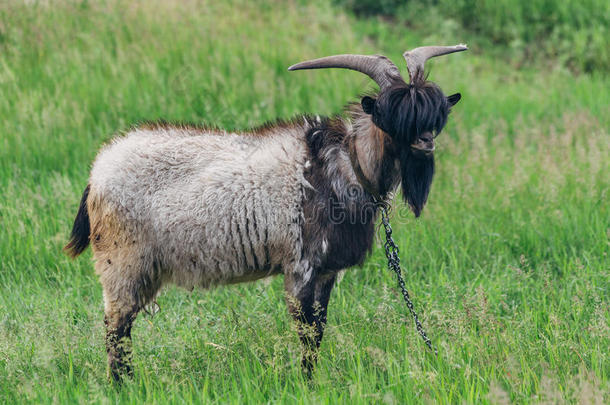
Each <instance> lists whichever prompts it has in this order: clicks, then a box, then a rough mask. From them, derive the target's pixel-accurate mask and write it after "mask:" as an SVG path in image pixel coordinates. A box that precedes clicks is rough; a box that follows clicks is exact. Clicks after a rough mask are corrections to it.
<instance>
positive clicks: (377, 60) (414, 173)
mask: <svg viewBox="0 0 610 405" xmlns="http://www.w3.org/2000/svg"><path fill="white" fill-rule="evenodd" d="M466 49H468V48H467V47H466V45H456V46H425V47H420V48H416V49H413V50H411V51H407V52H405V53H404V54H403V56H404V58H405V60H406V62H407V68H408V70H409V77H410V80H409V83H407V82H405V80H404V79H403V78H402V76H401V75H400V72H399V70H398V68H397V67H396V65H394V64H393V63H392V62H391V61H390V60H389V59H388V58H386V57H385V56H382V55H372V56H368V55H335V56H329V57H325V58H320V59H314V60H310V61H307V62H301V63H298V64H296V65H293V66H291V67H290V68H288V69H289V70H298V69H322V68H344V69H352V70H356V71H359V72H361V73H364V74H366V75H368V76H369V77H370V78H371V79H373V80H374V81H375V82H376V83H377V84H378V85H379V88H380V90H379V93H378V94H377V96H376V97H369V96H366V97H364V98H363V99H362V109H363V110H364V112H365V113H367V114H370V115H371V119H372V121H373V123H374V124H375V125H376V126H377V127H379V128H380V129H381V130H382V131H384V132H385V133H387V134H388V135H389V136H390V137H391V139H392V143H393V144H394V145H395V148H396V150H397V158H398V159H399V162H400V170H401V183H402V192H403V197H404V199H405V200H406V202H407V203H408V204H409V206H410V207H411V209H412V210H413V213H414V214H415V216H419V215H420V213H421V210H422V208H423V206H424V204H425V203H426V200H427V199H428V192H429V191H430V185H431V183H432V176H433V175H434V149H435V146H434V138H435V137H436V136H437V135H438V134H439V133H440V132H441V130H442V129H443V127H444V126H445V123H446V122H447V117H448V115H449V111H450V109H451V107H452V106H454V105H455V104H456V103H457V102H458V101H459V100H460V98H461V96H460V94H459V93H456V94H453V95H451V96H449V97H446V96H445V95H444V94H443V92H442V91H441V89H440V88H439V87H438V86H437V85H436V84H434V83H432V82H429V81H427V80H426V76H425V74H424V63H425V62H426V60H428V59H429V58H432V57H434V56H440V55H445V54H448V53H452V52H459V51H465V50H466Z"/></svg>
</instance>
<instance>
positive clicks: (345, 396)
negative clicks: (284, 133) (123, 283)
mask: <svg viewBox="0 0 610 405" xmlns="http://www.w3.org/2000/svg"><path fill="white" fill-rule="evenodd" d="M445 32H448V33H454V32H455V30H453V29H452V30H444V29H442V27H439V30H438V32H437V33H436V34H434V35H432V36H430V35H425V36H424V35H421V34H418V32H413V31H411V30H409V29H407V28H405V27H404V26H400V25H392V24H390V23H387V22H383V21H381V20H377V19H368V20H356V19H355V18H353V17H349V16H347V15H345V14H344V13H343V12H342V11H341V9H339V8H337V7H336V6H332V5H329V4H328V3H327V2H324V1H314V2H307V5H306V3H305V2H299V1H287V2H285V1H280V0H268V1H247V0H231V1H230V2H218V1H211V0H209V1H208V0H201V1H196V0H191V1H184V2H182V1H160V0H155V1H144V0H139V1H115V0H109V1H89V2H87V1H84V2H75V1H74V2H71V1H57V2H55V1H48V2H45V1H40V2H18V1H10V2H0V190H1V192H0V229H1V230H0V402H2V403H14V402H25V401H32V402H40V403H57V402H60V403H64V402H95V403H97V402H100V403H117V402H125V403H141V402H144V401H145V402H146V403H166V402H171V403H182V402H183V401H192V402H201V403H209V402H217V403H264V402H287V403H316V404H317V403H329V404H334V403H350V404H353V403H386V404H402V403H421V402H430V403H436V402H438V403H473V402H477V403H478V402H489V403H509V402H517V403H539V402H542V403H562V402H577V403H578V402H579V403H608V401H610V394H609V392H610V384H609V380H610V359H609V347H610V327H609V322H610V310H609V301H610V300H609V298H610V297H609V291H608V288H609V286H610V258H609V257H608V252H609V251H610V242H609V239H610V211H609V203H608V200H609V198H610V195H609V193H610V159H609V151H610V77H609V75H608V72H607V71H603V70H602V71H597V72H596V73H595V72H594V73H591V74H581V75H578V76H574V75H573V74H572V73H570V72H569V71H568V70H566V69H564V68H561V67H557V68H552V64H545V65H544V66H541V67H539V68H536V67H535V66H534V67H531V66H528V67H520V65H518V64H517V63H512V62H511V59H510V57H507V58H497V57H495V56H494V57H490V56H488V55H487V52H486V48H485V47H484V46H480V45H479V44H477V43H476V42H475V43H472V41H470V38H468V37H459V38H458V37H455V36H453V35H454V34H445ZM459 42H468V43H469V44H470V45H471V49H472V51H471V52H467V53H463V54H459V55H455V56H451V57H447V58H441V59H439V60H438V61H433V62H431V63H430V64H429V65H430V68H431V69H430V72H431V74H430V79H431V80H433V81H435V82H437V83H438V84H439V85H440V86H441V87H442V88H443V89H444V91H445V92H446V93H447V94H451V93H453V92H458V91H459V92H461V93H462V96H463V99H462V101H461V102H460V103H459V104H458V105H457V106H456V108H455V109H454V112H453V113H452V116H451V118H450V121H449V125H448V127H447V128H446V130H445V132H444V133H443V134H442V135H441V136H440V137H439V138H438V143H439V151H438V153H437V162H438V163H437V166H438V172H437V175H436V179H435V181H434V184H433V188H432V192H431V195H430V199H429V203H428V205H427V207H426V209H425V210H424V213H423V215H422V217H421V218H420V219H418V220H415V219H414V218H413V217H412V215H409V214H408V213H407V210H406V208H405V207H404V206H403V205H402V203H401V202H400V201H398V200H397V201H396V204H395V207H394V216H395V218H394V221H393V223H394V228H395V239H396V240H397V242H398V244H399V245H400V248H401V258H402V263H403V265H404V268H405V278H406V282H407V286H408V288H409V290H410V292H411V294H412V296H413V298H414V300H415V302H416V306H417V308H418V309H419V310H420V312H421V315H422V318H423V321H424V325H425V326H426V327H427V329H428V332H429V334H430V335H431V337H432V340H433V342H434V344H435V345H437V346H438V349H439V355H438V357H434V356H433V355H431V354H430V353H428V352H426V350H425V346H424V345H423V343H422V342H421V340H420V339H419V337H418V335H417V334H416V332H415V329H414V328H413V326H412V321H411V319H410V317H409V316H408V313H407V312H406V307H405V306H404V303H403V302H402V301H401V297H400V296H399V293H398V291H397V289H396V287H395V280H394V278H393V276H392V274H390V273H389V271H388V270H387V269H386V268H385V265H386V264H385V259H384V255H383V252H382V249H381V248H380V244H379V242H378V243H377V245H376V248H375V249H374V253H373V255H372V256H371V257H370V258H369V260H368V261H367V262H366V264H365V265H364V266H363V267H362V268H357V269H352V270H350V271H348V272H346V273H345V276H344V277H343V279H342V281H341V282H340V283H339V284H338V286H337V287H336V288H335V290H334V291H333V295H332V297H331V302H330V306H329V321H328V323H329V325H328V328H327V333H326V335H325V339H324V341H323V343H322V348H321V353H320V362H319V365H318V368H317V372H316V373H315V375H314V377H313V379H312V380H311V381H308V380H307V379H304V378H303V376H302V374H301V371H300V368H299V361H298V360H299V355H300V344H299V341H298V338H297V336H296V333H295V331H294V329H293V325H292V323H291V320H290V318H289V316H288V314H287V312H286V308H285V304H284V297H283V288H282V280H281V277H279V278H276V279H271V280H263V281H260V282H256V283H251V284H242V285H237V286H230V287H223V288H218V289H214V290H211V291H193V292H185V291H183V290H179V289H176V288H168V289H166V290H165V291H164V292H163V293H162V295H161V296H160V297H159V299H158V302H159V305H160V307H161V311H160V312H159V313H158V314H157V315H155V316H154V317H150V316H148V315H141V316H139V318H138V319H137V321H136V323H135V327H134V332H133V335H134V352H135V368H136V375H135V378H134V379H133V380H131V381H128V382H127V383H126V384H125V385H123V386H122V387H121V388H120V389H116V388H115V387H112V386H111V385H109V384H108V382H107V380H106V358H105V351H104V342H103V337H104V330H103V322H102V317H103V303H102V297H101V288H100V286H99V284H98V282H97V280H96V277H95V275H94V274H93V269H92V263H91V260H90V257H91V256H90V252H89V251H87V252H86V254H85V255H83V257H81V258H79V259H78V260H76V261H71V260H69V259H68V258H67V257H66V256H65V255H64V254H63V253H62V251H61V248H62V246H63V245H64V244H65V242H66V240H67V237H68V234H69V230H70V227H71V221H72V220H73V218H74V215H75V214H76V209H77V205H78V202H79V199H80V195H81V193H82V190H83V188H84V187H85V185H86V183H87V176H88V170H89V168H90V164H91V162H92V160H93V158H94V156H95V154H96V151H97V150H98V148H99V147H100V146H101V145H102V144H103V143H104V142H106V141H107V140H109V139H110V138H111V137H112V135H113V134H114V133H116V132H118V131H121V130H125V129H126V128H129V126H130V125H132V124H134V123H136V122H138V121H141V120H154V119H159V118H164V119H167V120H182V121H193V122H209V123H213V124H216V125H218V126H223V127H227V128H247V127H249V126H253V125H257V124H260V123H262V122H264V121H267V120H271V119H274V118H276V117H284V118H287V117H290V116H293V115H295V114H297V113H302V112H309V113H315V114H325V115H328V114H335V113H338V112H340V111H341V108H342V106H343V105H344V104H345V103H346V102H348V101H352V100H354V99H355V97H356V96H357V95H358V94H359V93H362V92H364V91H366V90H370V89H373V88H374V87H373V85H372V84H371V82H370V81H369V80H368V79H367V78H366V77H364V76H363V75H360V74H358V73H353V72H346V71H330V70H329V71H315V72H294V73H289V72H288V71H287V70H286V68H287V66H289V65H291V64H292V63H295V62H297V61H299V60H303V59H307V58H312V57H318V56H323V55H328V54H334V53H345V52H351V53H379V52H381V53H385V54H387V55H388V56H389V57H391V58H392V59H393V60H394V61H395V62H396V63H397V64H398V65H399V66H400V68H401V69H402V70H403V71H405V66H404V64H403V63H402V60H401V56H400V55H401V53H402V52H403V51H404V50H405V49H407V48H411V47H414V46H418V45H421V44H431V43H443V44H453V43H459ZM494 55H497V52H496V53H494ZM379 236H380V237H381V234H380V235H379ZM380 240H381V239H380Z"/></svg>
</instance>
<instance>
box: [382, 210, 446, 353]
mask: <svg viewBox="0 0 610 405" xmlns="http://www.w3.org/2000/svg"><path fill="white" fill-rule="evenodd" d="M380 209H381V223H382V224H383V228H384V229H385V243H384V244H383V247H384V249H385V255H386V257H387V258H388V268H389V269H390V270H392V271H393V272H394V273H396V278H397V279H398V286H399V287H400V290H401V292H402V296H403V298H404V299H405V302H406V303H407V308H409V312H411V315H412V316H413V320H414V321H415V327H416V328H417V331H418V332H419V334H420V336H421V338H422V339H423V340H424V342H425V343H426V346H428V348H429V349H430V350H432V351H433V352H434V354H435V355H437V354H438V352H437V351H436V347H434V346H433V345H432V341H430V338H428V335H426V331H425V330H424V327H423V326H422V324H421V322H420V321H419V317H418V316H417V312H415V307H414V306H413V302H412V301H411V297H410V296H409V292H408V291H407V288H406V287H405V281H404V279H403V278H402V270H401V268H400V258H399V257H398V251H399V250H398V246H396V243H394V239H392V226H391V225H390V219H389V217H388V211H387V209H386V206H385V204H380Z"/></svg>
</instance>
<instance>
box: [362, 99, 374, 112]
mask: <svg viewBox="0 0 610 405" xmlns="http://www.w3.org/2000/svg"><path fill="white" fill-rule="evenodd" d="M360 104H362V109H363V110H364V112H365V113H367V114H373V109H374V108H375V99H374V98H372V97H369V96H365V97H363V98H362V101H361V102H360Z"/></svg>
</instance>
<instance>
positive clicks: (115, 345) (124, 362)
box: [104, 301, 138, 382]
mask: <svg viewBox="0 0 610 405" xmlns="http://www.w3.org/2000/svg"><path fill="white" fill-rule="evenodd" d="M137 315H138V307H137V306H135V305H134V303H130V302H124V301H114V302H112V303H106V311H105V315H104V323H105V324H106V353H107V354H108V377H109V378H112V380H113V381H115V382H120V381H121V378H122V376H124V375H126V376H129V377H132V376H133V369H132V367H131V359H132V346H131V326H132V325H133V321H134V320H135V319H136V316H137Z"/></svg>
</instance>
